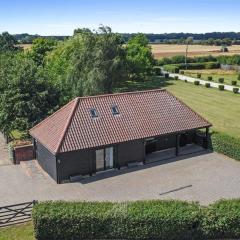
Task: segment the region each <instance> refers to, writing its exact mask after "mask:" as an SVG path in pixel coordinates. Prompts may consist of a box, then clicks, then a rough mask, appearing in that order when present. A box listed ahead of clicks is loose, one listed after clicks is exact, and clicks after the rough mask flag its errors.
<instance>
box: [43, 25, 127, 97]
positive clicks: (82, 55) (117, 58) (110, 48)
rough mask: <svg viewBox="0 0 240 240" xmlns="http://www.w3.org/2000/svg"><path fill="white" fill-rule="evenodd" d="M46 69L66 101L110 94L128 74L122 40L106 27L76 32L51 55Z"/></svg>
mask: <svg viewBox="0 0 240 240" xmlns="http://www.w3.org/2000/svg"><path fill="white" fill-rule="evenodd" d="M63 66H64V67H63ZM46 69H47V71H48V73H49V78H50V79H52V81H54V82H58V85H60V86H61V89H62V90H63V91H64V93H63V95H64V96H63V101H68V100H69V99H70V98H73V97H75V96H85V95H95V94H101V93H111V92H112V91H113V88H114V86H115V85H116V84H117V83H118V82H119V81H121V80H123V79H124V78H125V77H126V75H127V71H126V60H125V50H124V47H123V44H122V40H121V37H120V35H118V34H115V33H113V32H112V31H111V29H110V28H108V27H104V26H101V27H100V28H99V29H98V31H97V32H91V31H87V30H84V29H83V30H81V31H80V30H78V31H75V35H74V36H73V37H72V38H70V39H68V40H66V41H64V42H63V43H61V44H60V45H59V46H58V47H57V48H56V49H55V50H54V51H53V52H52V53H51V54H49V56H48V58H47V65H46Z"/></svg>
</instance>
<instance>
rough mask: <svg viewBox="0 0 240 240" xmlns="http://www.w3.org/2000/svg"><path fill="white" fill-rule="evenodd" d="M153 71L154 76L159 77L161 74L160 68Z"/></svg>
mask: <svg viewBox="0 0 240 240" xmlns="http://www.w3.org/2000/svg"><path fill="white" fill-rule="evenodd" d="M153 71H154V73H155V75H158V76H159V75H161V74H162V71H161V68H160V67H154V68H153Z"/></svg>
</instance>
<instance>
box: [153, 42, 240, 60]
mask: <svg viewBox="0 0 240 240" xmlns="http://www.w3.org/2000/svg"><path fill="white" fill-rule="evenodd" d="M150 46H151V47H152V52H153V55H154V57H155V58H156V59H159V58H163V57H172V56H176V55H185V48H186V47H185V45H180V44H151V45H150ZM220 49H221V46H207V45H190V46H189V54H188V55H189V56H190V57H194V56H207V55H213V56H219V55H234V54H240V45H232V46H229V47H228V49H229V52H224V53H223V52H221V51H220Z"/></svg>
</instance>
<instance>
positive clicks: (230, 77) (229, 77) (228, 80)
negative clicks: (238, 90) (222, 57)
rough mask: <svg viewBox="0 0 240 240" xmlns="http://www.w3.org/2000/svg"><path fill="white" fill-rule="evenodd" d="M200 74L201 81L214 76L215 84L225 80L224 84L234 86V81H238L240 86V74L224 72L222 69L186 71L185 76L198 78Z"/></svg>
mask: <svg viewBox="0 0 240 240" xmlns="http://www.w3.org/2000/svg"><path fill="white" fill-rule="evenodd" d="M198 73H200V74H201V75H202V76H201V79H203V80H208V77H209V76H212V78H213V80H212V81H213V82H217V83H218V79H219V78H224V83H225V84H228V85H232V81H237V86H238V87H239V86H240V81H239V80H238V74H237V73H236V72H235V71H224V70H221V69H204V70H185V71H184V74H185V75H187V76H190V77H194V78H197V74H198Z"/></svg>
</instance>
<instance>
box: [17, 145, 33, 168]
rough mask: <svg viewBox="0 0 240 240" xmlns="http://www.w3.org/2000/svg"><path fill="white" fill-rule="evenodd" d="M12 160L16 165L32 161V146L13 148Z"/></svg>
mask: <svg viewBox="0 0 240 240" xmlns="http://www.w3.org/2000/svg"><path fill="white" fill-rule="evenodd" d="M14 159H15V163H16V164H19V163H20V162H21V161H27V160H32V159H34V149H33V145H32V144H31V145H26V146H19V147H14Z"/></svg>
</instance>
